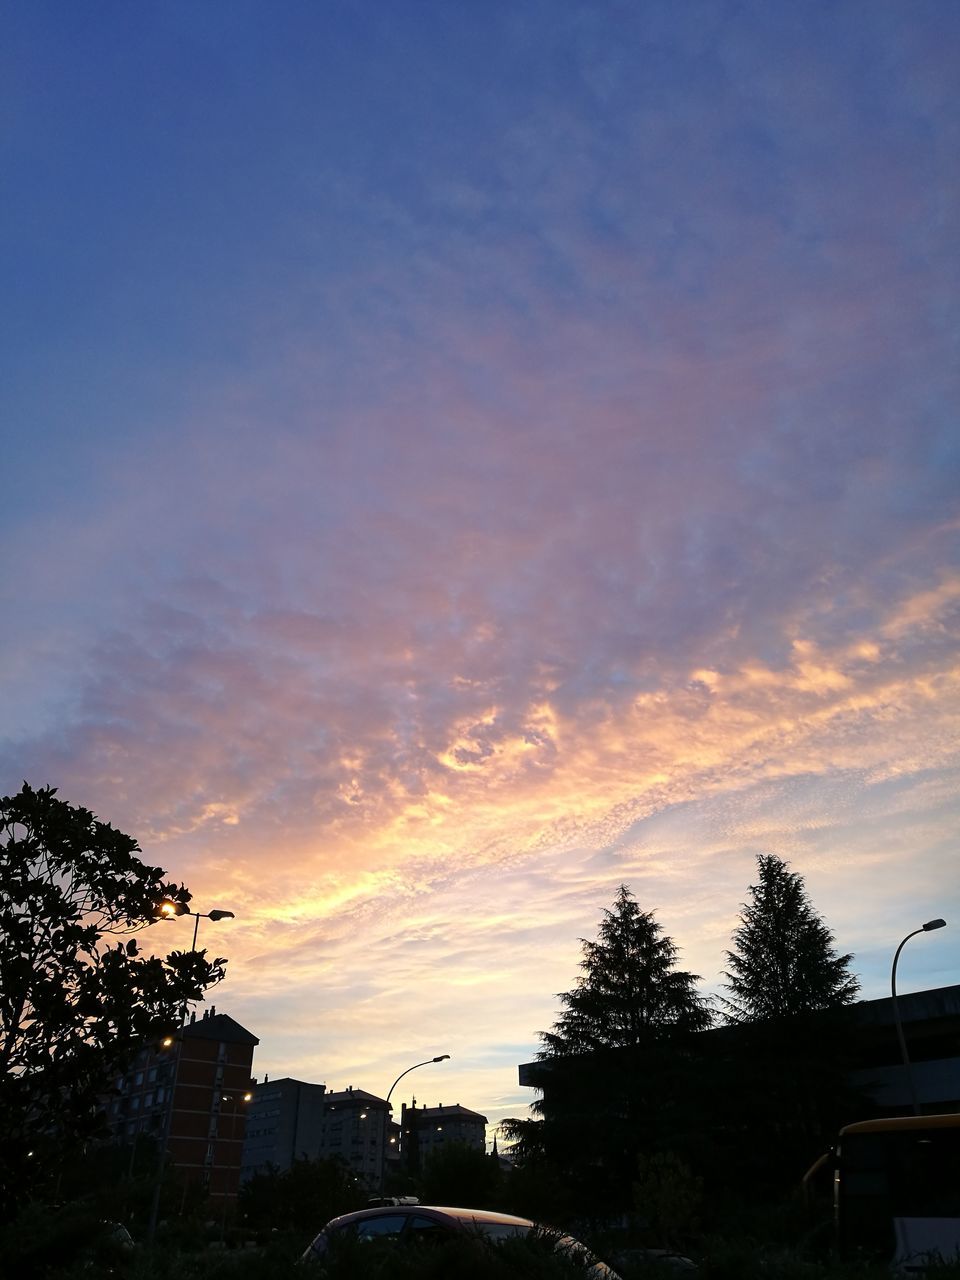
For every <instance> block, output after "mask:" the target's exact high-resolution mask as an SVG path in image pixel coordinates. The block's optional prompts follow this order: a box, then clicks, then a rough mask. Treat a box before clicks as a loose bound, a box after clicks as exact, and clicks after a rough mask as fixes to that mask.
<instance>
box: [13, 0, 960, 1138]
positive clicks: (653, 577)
mask: <svg viewBox="0 0 960 1280" xmlns="http://www.w3.org/2000/svg"><path fill="white" fill-rule="evenodd" d="M2 10H3V30H4V38H3V41H2V50H0V148H2V154H0V174H2V179H0V181H2V183H3V189H4V190H3V195H2V198H0V290H2V296H3V297H4V299H5V305H4V307H3V308H2V314H0V430H2V437H3V438H2V459H3V476H4V484H3V486H2V492H3V499H2V502H0V545H2V547H3V553H4V554H3V555H2V562H0V595H2V604H0V607H2V617H3V624H2V626H0V672H2V688H0V793H3V794H9V793H11V792H14V791H16V790H18V789H19V787H20V784H21V782H22V780H24V779H26V780H28V781H29V782H30V783H31V784H32V785H34V786H40V785H43V784H51V785H54V786H56V787H58V788H59V793H60V795H61V796H62V797H63V798H64V799H66V800H69V801H70V802H71V803H74V804H82V805H85V806H86V807H88V808H90V809H93V810H94V811H95V812H96V813H97V814H98V815H99V816H100V817H101V818H103V819H104V820H108V821H110V822H112V823H113V824H114V825H115V826H117V827H119V828H121V829H122V830H124V831H127V832H128V833H130V834H131V835H134V836H136V837H137V839H138V840H139V841H140V844H141V846H142V848H143V850H144V853H145V855H146V857H147V860H148V861H149V862H151V863H155V864H157V865H160V866H163V867H164V868H165V869H166V870H167V871H168V873H169V874H170V876H171V877H172V878H174V879H176V880H177V881H183V882H185V883H186V884H187V885H188V886H189V888H190V889H191V890H192V892H193V894H194V903H195V905H196V907H197V909H198V910H200V911H202V912H206V911H208V910H211V909H214V908H219V909H229V910H233V911H234V912H235V917H236V918H235V919H233V920H226V921H222V922H220V923H216V924H215V923H212V922H210V921H208V920H205V921H202V922H201V928H200V945H201V946H205V947H209V948H210V949H211V950H212V951H213V952H214V953H215V954H218V955H225V956H227V957H229V965H228V976H227V978H226V980H225V982H224V983H223V984H222V986H221V987H219V988H218V989H217V990H216V992H215V993H212V994H211V996H210V1001H211V1002H212V1003H215V1005H216V1007H217V1009H218V1011H219V1012H227V1013H230V1014H231V1015H232V1016H233V1017H235V1018H236V1019H237V1020H238V1021H240V1022H241V1023H242V1024H243V1025H244V1026H246V1027H248V1028H249V1029H250V1030H251V1031H253V1032H254V1034H256V1035H257V1036H259V1038H260V1046H259V1048H258V1050H257V1053H256V1058H255V1063H254V1069H255V1071H256V1072H257V1073H258V1075H259V1076H260V1078H262V1076H263V1074H264V1073H265V1072H267V1073H269V1074H270V1076H271V1077H273V1078H275V1077H277V1076H281V1075H291V1076H294V1077H296V1078H299V1079H303V1080H308V1081H312V1082H317V1083H326V1084H327V1085H328V1087H329V1088H331V1089H338V1088H344V1087H346V1086H347V1085H354V1086H357V1087H361V1088H365V1089H368V1090H369V1091H371V1092H373V1093H376V1094H379V1095H380V1096H383V1095H385V1093H386V1091H387V1089H388V1088H389V1085H390V1083H391V1082H392V1080H393V1079H394V1077H395V1076H397V1075H398V1074H399V1073H400V1071H402V1070H403V1069H405V1068H406V1067H407V1066H409V1065H411V1064H413V1063H415V1062H418V1061H420V1060H422V1059H425V1058H432V1057H433V1056H435V1055H438V1054H441V1053H449V1054H450V1060H449V1061H447V1062H444V1063H442V1064H439V1065H436V1066H434V1065H431V1066H429V1067H424V1068H423V1069H420V1070H418V1071H417V1073H416V1074H413V1073H411V1075H410V1076H409V1077H408V1078H407V1079H406V1080H405V1081H404V1083H403V1085H402V1086H401V1087H400V1088H399V1089H398V1091H397V1093H396V1094H395V1095H394V1101H395V1102H399V1101H406V1102H408V1103H409V1101H410V1097H411V1096H412V1095H415V1096H416V1098H417V1100H418V1101H419V1102H422V1103H427V1104H428V1105H436V1104H437V1103H444V1104H448V1103H454V1102H459V1103H461V1104H463V1105H464V1106H468V1107H470V1108H472V1109H474V1110H478V1111H481V1112H482V1113H483V1114H485V1115H486V1116H487V1117H488V1118H489V1119H490V1122H491V1125H493V1124H496V1123H497V1122H499V1121H500V1120H502V1119H503V1118H505V1117H509V1116H517V1115H524V1114H526V1107H527V1105H528V1103H529V1102H530V1101H531V1100H532V1099H531V1095H530V1093H529V1091H527V1090H525V1089H521V1088H520V1087H519V1085H518V1082H517V1065H518V1064H519V1063H521V1062H523V1061H527V1060H529V1059H530V1058H531V1057H532V1056H533V1054H534V1053H535V1052H536V1049H537V1046H538V1039H537V1035H538V1032H540V1031H543V1030H546V1029H548V1028H549V1027H550V1025H551V1024H552V1022H553V1020H554V1018H555V1017H556V1016H557V1013H558V1012H559V1005H558V1001H557V993H558V992H562V991H565V990H568V989H570V988H571V987H572V986H573V984H574V981H575V979H576V975H577V972H578V968H577V966H578V961H579V959H580V946H579V942H578V939H580V938H591V937H594V936H595V935H596V930H597V926H598V924H599V922H600V919H601V917H602V912H603V910H604V908H605V907H609V906H610V905H612V903H613V899H614V897H615V895H616V892H617V888H618V886H619V885H620V884H626V885H628V886H629V887H630V889H631V890H632V892H633V893H634V895H635V896H636V898H637V900H638V902H639V903H640V905H641V907H642V908H643V909H644V910H650V911H654V912H655V913H656V918H657V920H658V921H659V923H660V924H661V925H662V927H663V929H664V930H665V931H666V933H667V934H669V935H670V937H672V938H673V939H674V941H675V942H676V943H677V945H678V947H679V948H680V962H681V964H682V965H683V967H684V968H687V969H690V970H692V971H694V972H695V973H697V974H699V975H701V977H702V984H701V985H702V990H703V991H704V992H705V993H708V994H709V993H716V992H718V991H720V990H721V984H722V980H723V976H722V975H723V970H724V967H725V962H724V950H725V948H727V947H728V946H729V944H730V934H731V930H732V929H733V928H734V926H735V924H736V921H737V915H738V911H739V909H740V905H741V904H742V903H743V902H744V900H745V899H746V897H747V895H748V887H749V885H750V884H751V882H752V881H753V879H754V869H755V859H756V857H757V855H758V854H761V853H774V854H777V855H779V856H780V857H782V858H784V859H786V860H787V861H788V862H789V863H790V865H791V867H792V869H794V870H795V871H797V872H799V873H800V874H801V875H802V876H803V877H804V879H805V882H806V886H807V889H808V891H809V893H810V897H811V899H812V901H813V904H814V906H815V907H816V909H817V910H818V911H819V912H821V913H822V915H823V916H824V918H825V920H826V922H827V924H828V925H829V926H830V928H831V929H832V930H833V932H834V934H835V937H836V940H837V945H838V947H839V948H840V949H841V950H842V951H844V952H848V951H849V952H852V953H854V957H855V958H854V961H853V965H852V967H853V969H854V971H855V972H856V973H857V974H858V975H859V976H860V979H861V983H862V993H863V995H864V996H865V997H870V998H872V997H878V996H882V995H884V994H885V993H886V992H887V991H888V990H889V971H890V963H891V959H892V953H893V951H894V949H895V947H896V945H897V943H898V942H899V941H900V939H901V938H902V937H903V936H904V935H906V934H907V933H908V932H910V931H911V930H913V929H915V928H917V927H918V926H919V924H921V923H922V922H923V921H925V920H928V919H930V918H931V917H934V916H943V917H945V918H946V919H947V921H948V928H947V929H945V930H940V931H939V932H936V933H931V934H926V935H922V936H921V937H919V938H916V939H914V940H913V941H911V942H910V944H909V945H908V947H907V948H906V949H905V951H904V953H903V956H902V957H901V962H900V969H899V989H900V990H901V991H909V990H919V989H923V988H926V987H936V986H945V985H949V984H953V983H956V982H960V877H958V875H957V865H958V817H960V790H958V777H960V774H958V743H960V732H958V730H960V714H958V713H960V661H958V645H957V632H958V620H960V566H958V556H957V551H958V541H960V538H958V535H960V503H958V497H960V426H958V403H960V396H958V391H960V387H958V382H960V378H958V370H960V359H958V349H957V348H958V332H960V326H958V318H960V305H958V298H960V288H958V285H960V280H958V275H960V267H958V264H960V235H958V226H960V221H958V183H960V165H958V161H957V157H958V156H960V136H958V134H960V130H958V122H960V100H958V96H957V93H956V84H957V79H958V73H960V6H957V5H956V4H953V3H950V0H911V2H910V3H906V0H897V2H896V3H891V2H889V0H863V2H862V3H861V2H858V0H830V2H829V3H826V2H821V0H806V2H805V3H804V4H802V5H797V4H795V3H792V2H788V0H684V3H682V4H678V3H676V0H644V3H642V4H638V3H635V2H634V0H630V2H626V0H590V2H589V3H585V2H584V3H581V2H579V0H509V2H508V0H482V3H481V2H480V0H416V2H415V3H414V2H413V0H399V2H398V0H310V2H309V3H307V2H306V0H281V2H280V3H267V2H266V0H229V3H228V2H227V0H209V3H205V4H202V5H198V4H196V3H180V2H179V0H165V2H164V3H163V4H159V5H149V6H143V5H129V4H127V3H121V2H119V0H117V2H113V0H100V2H99V3H97V4H93V5H76V4H72V3H67V2H66V0H57V2H52V3H51V2H50V0H31V3H30V4H29V5H20V4H10V3H9V2H7V3H4V4H3V6H2ZM190 927H191V922H189V921H178V922H174V923H164V924H158V925H157V926H156V932H155V933H149V934H148V935H147V938H148V940H149V941H150V942H151V945H156V946H157V948H158V949H167V948H172V947H174V946H176V947H181V946H188V945H189V942H190Z"/></svg>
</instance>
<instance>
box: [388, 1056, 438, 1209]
mask: <svg viewBox="0 0 960 1280" xmlns="http://www.w3.org/2000/svg"><path fill="white" fill-rule="evenodd" d="M449 1057H450V1055H449V1053H439V1054H437V1056H436V1057H435V1058H425V1059H424V1060H423V1062H415V1063H414V1064H413V1066H412V1067H407V1069H406V1071H401V1072H400V1074H399V1075H398V1076H397V1078H396V1080H394V1082H393V1084H392V1085H391V1086H390V1088H389V1089H388V1090H387V1099H386V1101H387V1124H388V1125H389V1124H390V1097H391V1095H392V1093H393V1091H394V1089H395V1088H396V1087H397V1085H398V1084H399V1083H400V1081H401V1080H402V1079H403V1077H404V1076H407V1075H409V1074H410V1072H411V1071H416V1069H417V1068H418V1067H429V1066H430V1064H431V1063H433V1062H446V1061H447V1059H448V1058H449ZM386 1175H387V1153H386V1150H384V1153H383V1157H382V1159H381V1164H380V1195H381V1197H382V1196H383V1184H384V1180H385V1178H386Z"/></svg>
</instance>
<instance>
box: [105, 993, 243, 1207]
mask: <svg viewBox="0 0 960 1280" xmlns="http://www.w3.org/2000/svg"><path fill="white" fill-rule="evenodd" d="M258 1044H259V1040H258V1039H257V1037H256V1036H255V1035H253V1034H252V1033H251V1032H249V1031H247V1030H246V1028H245V1027H242V1026H241V1025H240V1024H239V1022H235V1021H234V1019H233V1018H231V1017H229V1016H228V1015H227V1014H224V1013H219V1014H218V1013H217V1011H216V1009H215V1008H211V1009H209V1010H206V1011H205V1012H204V1014H203V1017H202V1018H200V1019H195V1018H194V1019H191V1021H190V1022H188V1023H187V1024H186V1026H184V1027H183V1029H182V1032H178V1033H176V1034H175V1035H173V1036H170V1037H169V1038H168V1039H167V1040H165V1041H164V1042H162V1043H160V1044H157V1045H150V1046H148V1047H146V1048H144V1049H142V1050H141V1051H140V1053H139V1054H138V1055H137V1057H136V1059H135V1060H134V1062H133V1063H132V1064H131V1066H130V1069H129V1070H128V1071H127V1072H126V1073H125V1074H124V1075H122V1076H120V1077H118V1078H117V1080H116V1093H115V1095H114V1096H113V1097H112V1099H111V1100H110V1101H109V1103H108V1105H107V1116H108V1121H109V1123H110V1127H111V1130H112V1133H113V1136H114V1138H115V1139H116V1140H117V1141H123V1142H128V1143H132V1144H135V1143H136V1142H137V1139H138V1138H139V1136H140V1135H141V1134H147V1135H149V1136H151V1137H152V1138H154V1139H155V1140H156V1141H158V1142H163V1141H164V1139H165V1140H166V1149H167V1153H168V1157H169V1160H170V1163H171V1164H172V1165H173V1167H174V1168H176V1169H177V1170H179V1171H180V1172H181V1173H183V1174H184V1175H185V1177H186V1180H187V1182H188V1184H189V1183H195V1184H196V1185H197V1186H199V1187H202V1188H204V1189H205V1190H206V1192H207V1193H208V1195H209V1197H210V1201H211V1210H212V1211H213V1212H216V1213H220V1212H222V1211H223V1210H224V1209H225V1208H229V1206H230V1203H231V1202H232V1201H234V1200H235V1199H236V1195H237V1189H238V1186H239V1183H240V1159H241V1152H242V1149H243V1140H244V1132H245V1127H246V1107H247V1105H248V1100H249V1098H250V1095H251V1085H252V1083H253V1082H252V1079H251V1068H252V1066H253V1051H254V1048H255V1047H256V1046H257V1045H258Z"/></svg>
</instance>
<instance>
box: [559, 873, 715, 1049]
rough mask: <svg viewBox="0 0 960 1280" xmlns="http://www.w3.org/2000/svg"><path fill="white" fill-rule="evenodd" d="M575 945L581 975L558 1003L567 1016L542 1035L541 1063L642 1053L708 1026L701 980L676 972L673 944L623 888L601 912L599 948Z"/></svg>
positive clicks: (592, 944) (596, 944)
mask: <svg viewBox="0 0 960 1280" xmlns="http://www.w3.org/2000/svg"><path fill="white" fill-rule="evenodd" d="M580 945H581V946H582V948H583V959H582V960H581V962H580V968H581V969H582V970H583V973H582V974H581V976H580V977H578V978H577V984H576V986H575V987H574V989H573V990H572V991H566V992H563V993H561V994H560V995H559V996H558V999H559V1000H560V1002H561V1004H562V1005H563V1006H564V1009H563V1012H562V1013H561V1014H560V1016H559V1018H558V1019H557V1021H556V1022H555V1023H554V1025H553V1029H552V1031H544V1032H541V1034H540V1039H541V1042H542V1044H543V1049H542V1050H541V1051H540V1053H539V1054H538V1057H540V1058H541V1059H543V1058H550V1057H559V1056H566V1055H569V1054H579V1053H592V1052H595V1051H596V1050H598V1049H616V1048H628V1047H633V1046H641V1045H646V1044H648V1043H649V1042H650V1041H651V1040H653V1039H656V1038H658V1037H663V1036H667V1035H671V1034H673V1033H676V1032H689V1031H702V1030H704V1029H705V1028H706V1027H708V1026H709V1025H710V1023H711V1021H712V1014H711V1012H710V1008H709V1006H708V1004H707V1002H706V1001H705V1000H704V999H703V997H701V996H700V995H699V994H698V992H697V990H696V983H697V982H698V981H699V978H698V977H697V975H696V974H693V973H686V972H684V971H683V970H680V969H677V968H676V967H675V966H676V962H677V956H678V954H679V951H678V948H677V946H676V944H675V943H674V942H673V940H672V939H671V938H669V937H667V935H666V934H665V933H664V932H663V930H662V928H661V927H660V925H659V924H658V923H657V921H656V920H655V919H654V917H653V913H652V912H649V911H641V910H640V907H639V906H638V904H637V902H636V900H635V899H634V897H633V895H632V894H631V892H630V890H629V889H628V888H627V886H626V885H621V886H620V889H619V891H618V893H617V897H616V901H615V902H614V905H613V909H612V910H610V911H608V910H605V911H604V913H603V920H602V921H601V924H600V929H599V933H598V937H597V940H596V942H588V941H587V940H586V939H585V938H581V939H580Z"/></svg>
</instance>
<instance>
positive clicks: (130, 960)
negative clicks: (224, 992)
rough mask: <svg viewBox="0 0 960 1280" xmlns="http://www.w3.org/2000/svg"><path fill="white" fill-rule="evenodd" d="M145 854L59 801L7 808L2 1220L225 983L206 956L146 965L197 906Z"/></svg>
mask: <svg viewBox="0 0 960 1280" xmlns="http://www.w3.org/2000/svg"><path fill="white" fill-rule="evenodd" d="M138 852H139V846H138V845H137V842H136V841H135V840H133V839H131V837H130V836H127V835H124V834H123V832H121V831H117V830H115V829H114V828H113V827H111V826H110V825H109V824H107V823H103V822H99V821H98V820H97V819H96V818H95V817H94V815H93V814H92V813H90V812H89V811H88V810H86V809H82V808H76V807H73V806H71V805H69V804H67V803H66V802H65V801H63V800H58V799H57V797H56V789H55V788H53V787H45V788H40V789H39V790H37V791H34V790H33V789H32V788H31V787H29V786H28V785H27V784H26V783H24V785H23V788H22V790H21V791H20V792H19V794H17V795H16V796H12V797H11V796H5V797H3V798H2V799H0V1218H2V1217H3V1216H4V1215H5V1214H9V1213H10V1212H11V1211H12V1210H13V1209H15V1207H16V1205H17V1203H18V1202H19V1201H20V1200H21V1199H23V1198H25V1197H26V1196H28V1195H30V1194H32V1193H33V1191H34V1189H35V1188H37V1187H38V1186H39V1185H41V1184H42V1183H43V1181H44V1180H45V1179H46V1180H48V1181H49V1180H50V1176H51V1174H52V1172H53V1171H54V1170H55V1169H56V1167H57V1164H58V1162H59V1161H60V1160H61V1159H62V1158H63V1157H64V1156H66V1155H68V1154H70V1152H71V1151H72V1150H75V1149H76V1148H77V1147H78V1146H79V1145H81V1144H82V1143H83V1142H84V1141H85V1140H86V1139H87V1138H89V1137H91V1136H93V1135H95V1134H96V1133H97V1132H98V1130H99V1129H100V1126H101V1123H102V1116H101V1104H102V1098H103V1094H104V1093H105V1091H106V1090H107V1088H108V1087H109V1083H110V1080H111V1078H112V1076H113V1075H115V1074H116V1073H118V1072H119V1071H122V1070H123V1068H124V1066H125V1065H126V1063H127V1062H128V1061H129V1059H130V1057H131V1056H132V1055H133V1054H134V1053H135V1052H136V1051H137V1050H138V1049H139V1048H140V1047H141V1045H142V1044H143V1042H144V1041H146V1040H148V1039H150V1038H151V1037H154V1036H156V1037H158V1038H159V1036H160V1035H161V1034H163V1033H164V1032H166V1031H169V1030H170V1028H171V1027H175V1026H176V1025H177V1024H178V1023H179V1022H180V1020H181V1018H182V1015H183V1012H184V1010H185V1009H186V1007H187V1005H188V1004H189V1003H190V1002H192V1001H195V1000H198V999H200V997H201V996H202V994H203V992H204V990H205V988H207V987H208V986H210V985H212V984H213V983H215V982H218V981H219V980H220V978H221V977H222V976H223V964H224V961H223V960H220V959H217V960H212V961H209V960H207V959H206V953H205V952H202V951H200V952H193V951H190V952H173V953H172V954H170V955H168V956H167V957H166V959H160V958H159V957H157V956H143V955H141V954H140V949H139V945H138V943H137V941H136V939H135V938H134V937H133V936H132V935H134V934H136V933H137V932H139V931H140V930H142V929H144V928H146V927H147V926H148V925H151V924H154V923H156V922H157V918H158V914H157V913H158V907H159V904H160V903H161V902H162V901H163V900H164V899H169V900H171V901H172V902H173V903H174V904H175V906H177V907H178V908H179V909H181V910H186V908H187V903H188V902H189V901H190V893H189V891H188V890H187V889H186V888H185V887H184V886H183V885H176V884H170V883H167V882H165V881H164V879H163V872H162V870H161V869H160V868H159V867H150V866H147V865H146V864H145V863H143V862H141V861H140V860H139V859H138V858H137V857H136V856H135V854H136V853H138Z"/></svg>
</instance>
